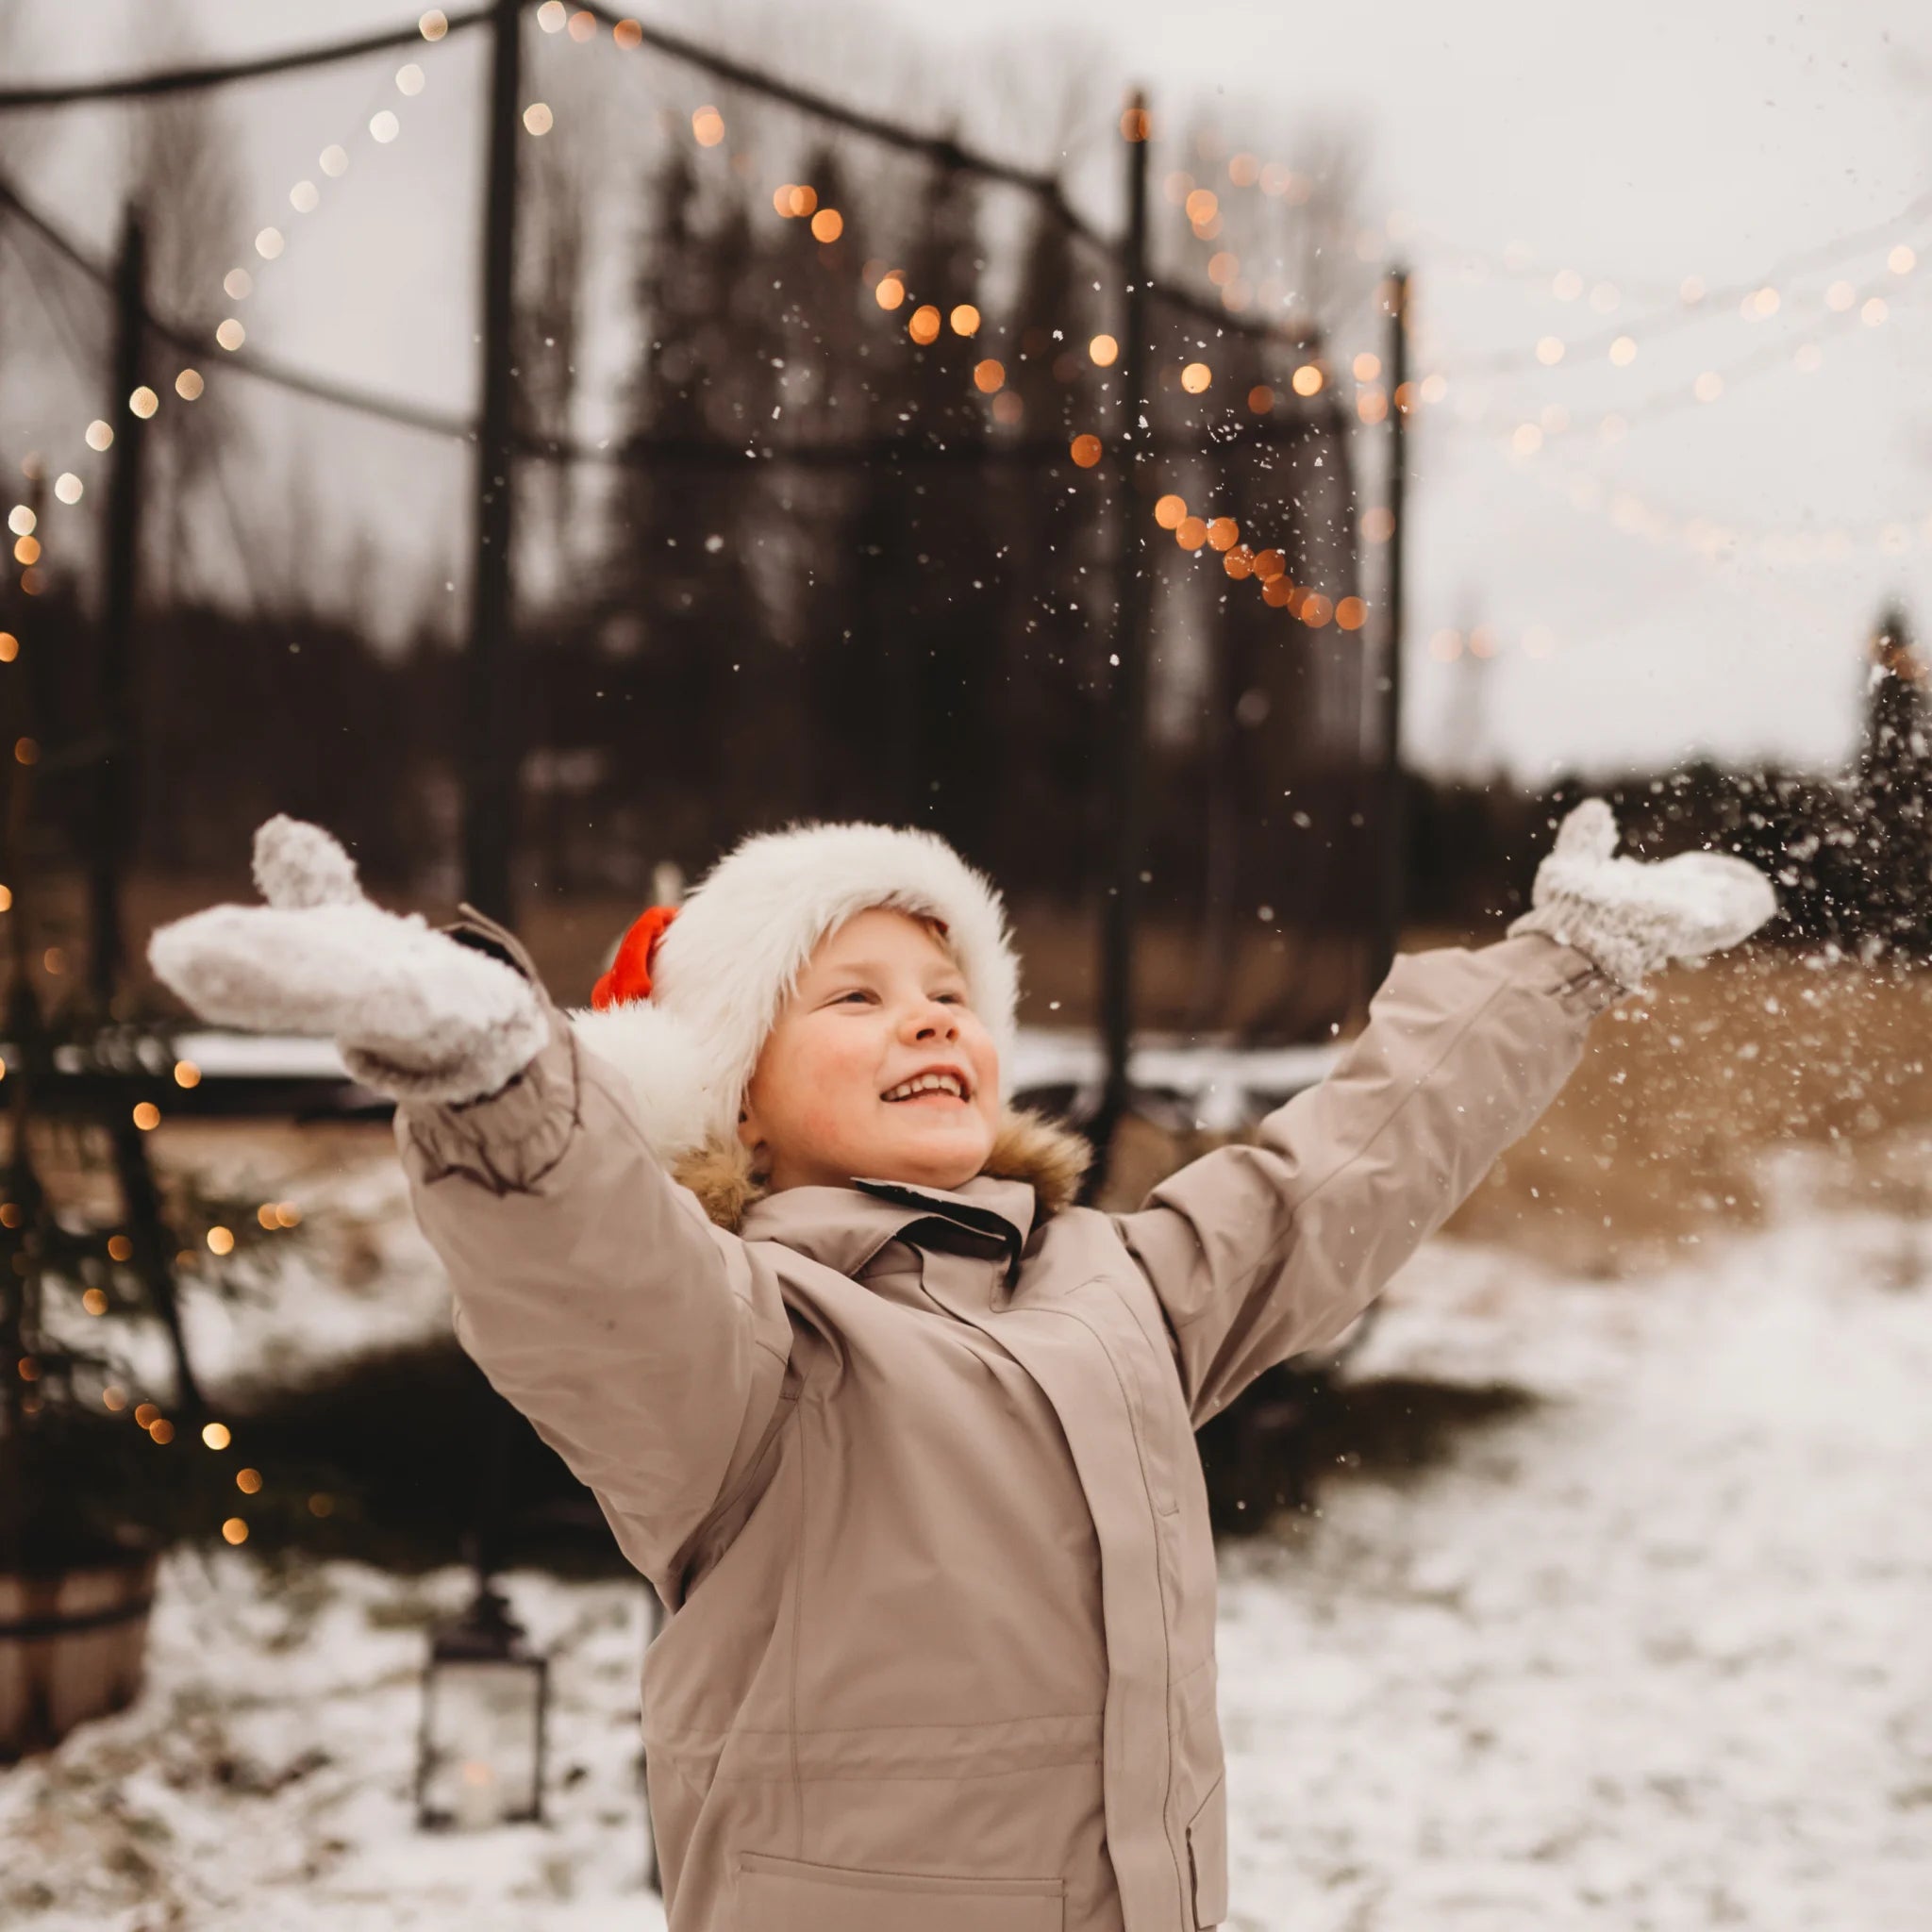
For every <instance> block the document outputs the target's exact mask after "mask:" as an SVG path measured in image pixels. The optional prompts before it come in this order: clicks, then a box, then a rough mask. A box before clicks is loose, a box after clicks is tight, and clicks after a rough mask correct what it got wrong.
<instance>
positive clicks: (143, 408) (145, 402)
mask: <svg viewBox="0 0 1932 1932" xmlns="http://www.w3.org/2000/svg"><path fill="white" fill-rule="evenodd" d="M127 407H128V408H130V409H132V410H133V411H134V413H135V414H136V415H137V416H139V417H140V418H141V419H142V421H143V422H145V421H146V420H147V418H148V417H150V416H152V415H153V414H154V412H155V411H156V410H157V409H158V408H160V407H161V399H160V397H159V396H158V395H156V393H155V392H154V391H153V390H151V389H149V388H148V386H147V385H146V383H142V386H141V387H140V388H139V389H138V390H136V391H134V393H133V394H132V395H131V396H129V397H128V398H127Z"/></svg>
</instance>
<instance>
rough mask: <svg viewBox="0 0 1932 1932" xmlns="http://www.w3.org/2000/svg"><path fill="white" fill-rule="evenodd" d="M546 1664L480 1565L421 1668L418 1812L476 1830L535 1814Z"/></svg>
mask: <svg viewBox="0 0 1932 1932" xmlns="http://www.w3.org/2000/svg"><path fill="white" fill-rule="evenodd" d="M549 1692H550V1665H549V1660H548V1659H547V1658H545V1657H538V1656H536V1655H534V1654H533V1653H532V1652H531V1650H530V1648H529V1645H528V1643H527V1642H526V1641H525V1632H524V1629H523V1627H522V1625H521V1624H518V1623H517V1622H516V1621H515V1619H514V1618H512V1617H511V1615H510V1613H509V1606H508V1603H506V1602H505V1600H504V1599H503V1597H502V1596H501V1595H499V1594H498V1593H497V1591H494V1590H493V1589H491V1585H490V1579H489V1577H488V1575H487V1574H485V1573H484V1572H483V1571H482V1570H481V1569H480V1568H479V1570H478V1572H477V1575H476V1593H475V1597H474V1598H473V1599H472V1600H471V1603H470V1607H469V1608H468V1609H467V1610H465V1611H464V1612H463V1614H462V1615H461V1616H460V1617H458V1619H457V1620H456V1622H454V1623H452V1624H444V1625H443V1626H442V1627H441V1629H440V1630H438V1631H437V1633H436V1635H435V1638H434V1639H433V1641H431V1643H430V1647H429V1663H428V1667H427V1669H426V1670H425V1672H424V1674H423V1732H422V1738H421V1740H420V1742H419V1744H418V1748H417V1758H416V1822H417V1824H419V1825H421V1826H423V1827H424V1828H425V1830H431V1831H437V1830H443V1831H447V1830H457V1831H483V1830H487V1829H489V1828H490V1827H491V1825H497V1824H541V1822H542V1817H543V1732H544V1719H545V1715H546V1710H547V1706H548V1703H549Z"/></svg>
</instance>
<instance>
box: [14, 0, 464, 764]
mask: <svg viewBox="0 0 1932 1932" xmlns="http://www.w3.org/2000/svg"><path fill="white" fill-rule="evenodd" d="M417 27H418V30H419V31H420V33H421V34H422V36H423V38H424V40H425V42H437V41H441V40H442V39H443V38H444V37H445V36H446V35H447V34H448V32H449V20H448V16H447V15H446V14H444V13H443V12H442V10H441V8H430V9H429V10H428V11H427V12H426V13H425V14H423V15H422V16H421V18H420V19H419V21H418V22H417ZM394 83H395V86H396V89H397V91H398V92H400V93H402V94H403V95H404V96H405V97H406V98H413V97H414V96H415V95H417V94H420V93H421V92H423V90H424V88H425V85H426V84H427V83H426V78H425V74H424V70H423V68H422V67H421V66H419V65H418V64H417V63H416V62H414V61H408V62H406V63H405V64H404V65H403V66H402V67H400V68H398V69H397V71H396V74H395V75H394ZM401 125H402V124H401V122H400V120H399V119H398V117H397V116H396V114H395V113H394V112H393V111H392V110H391V109H390V108H382V109H381V110H379V111H378V112H376V113H375V115H373V116H372V117H371V120H370V122H369V132H370V135H371V138H372V139H374V140H375V142H378V143H387V142H392V141H393V140H394V139H395V138H396V136H397V134H398V133H399V132H400V131H401ZM318 165H319V166H320V168H321V171H322V173H323V174H324V175H325V176H327V177H328V178H329V179H331V180H334V179H339V178H340V177H341V175H344V174H345V173H346V172H347V171H348V166H349V155H348V150H347V149H346V148H344V147H343V146H341V144H340V143H331V144H330V145H329V146H327V147H325V148H324V149H323V151H322V154H321V156H320V158H319V161H318ZM288 199H289V205H290V207H291V208H293V209H294V210H295V211H296V213H298V214H310V213H313V212H314V211H315V209H316V208H319V207H320V206H321V202H322V191H321V190H320V189H319V188H318V187H317V186H316V185H315V183H314V182H313V181H312V180H309V179H308V178H306V177H305V178H303V179H301V180H298V181H296V182H295V183H294V184H293V185H292V186H291V188H290V190H289V195H288ZM287 242H288V238H287V237H286V236H285V235H284V234H283V232H282V231H281V229H279V228H277V227H275V226H274V225H268V226H265V227H262V228H260V229H259V230H258V231H257V234H256V237H255V250H256V253H257V255H258V256H259V258H261V259H262V260H263V261H264V262H267V261H274V260H276V259H278V258H280V257H281V255H282V254H283V252H284V251H285V249H286V247H287ZM254 290H255V278H254V276H253V275H251V274H250V273H249V272H248V270H247V269H245V268H241V267H236V268H231V269H229V270H228V271H227V273H226V274H225V275H224V276H223V278H222V291H223V292H224V293H225V295H226V296H227V297H228V299H229V300H230V301H231V302H242V301H245V300H246V299H247V298H248V296H249V295H251V294H252V293H253V292H254ZM214 336H215V341H216V343H217V344H218V345H219V346H220V347H221V348H223V349H225V350H227V351H228V352H230V353H231V354H232V353H233V352H234V351H236V350H238V349H240V348H241V347H242V344H243V343H244V342H245V341H247V339H248V332H247V330H246V328H245V327H244V326H243V325H242V321H241V319H240V318H239V317H237V316H233V315H229V316H225V317H224V318H223V319H222V321H221V322H220V323H219V324H218V325H216V328H215V331H214ZM173 386H174V390H175V394H176V395H177V396H178V397H179V398H180V399H181V400H182V401H183V402H191V403H192V402H195V401H197V400H198V399H199V398H200V397H201V395H202V393H203V391H204V390H205V389H206V387H207V384H206V380H205V378H204V377H203V375H202V374H201V372H200V371H199V370H197V369H193V368H184V369H182V370H179V371H178V372H177V373H176V374H175V378H174V385H173ZM127 407H128V408H129V409H130V410H131V411H132V412H133V413H134V414H135V415H136V416H139V417H142V418H143V419H146V418H150V417H152V416H154V415H155V414H156V412H157V411H158V408H160V398H159V396H158V394H157V393H156V391H154V390H153V389H151V388H149V387H148V386H147V385H145V384H143V385H142V387H140V388H138V389H137V390H135V391H133V393H132V394H131V395H130V396H129V398H128V403H127ZM83 441H85V442H86V444H87V446H88V448H89V449H91V450H92V451H94V452H95V453H96V454H97V455H98V454H102V453H104V452H106V451H107V450H108V449H110V448H111V447H112V446H113V441H114V428H113V425H111V424H110V423H108V422H106V421H104V420H102V419H101V418H98V417H97V418H95V419H94V421H92V423H90V424H89V425H87V428H86V430H85V432H84V433H83ZM85 493H86V489H85V485H84V483H83V482H82V479H81V478H80V476H79V475H77V474H76V473H75V472H74V471H72V470H63V471H62V472H61V473H60V475H58V478H57V479H56V480H55V483H54V495H55V497H56V498H57V499H58V501H59V502H60V503H62V504H64V505H70V506H71V505H74V504H77V503H78V502H80V500H81V498H82V496H83V495H84V494H85ZM40 557H41V550H40V548H39V546H38V544H37V545H36V548H35V550H34V553H33V556H32V557H30V558H22V557H19V556H18V555H16V558H15V561H16V562H18V563H20V564H22V565H23V567H24V572H23V575H22V577H21V579H20V588H21V589H22V590H23V591H25V592H26V593H27V594H29V595H32V594H34V593H35V592H37V591H39V590H40V589H41V587H42V585H41V576H42V574H41V573H40V571H39V570H38V569H37V568H35V566H36V565H37V564H38V562H39V560H40ZM16 649H17V645H16ZM23 742H25V741H23ZM16 755H18V748H16Z"/></svg>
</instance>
